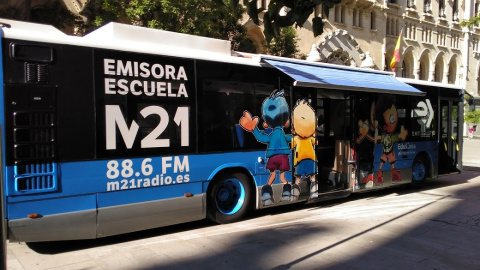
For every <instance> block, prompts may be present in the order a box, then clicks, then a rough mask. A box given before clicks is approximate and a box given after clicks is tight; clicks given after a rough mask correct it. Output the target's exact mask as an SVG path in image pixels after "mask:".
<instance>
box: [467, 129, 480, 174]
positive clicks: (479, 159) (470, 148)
mask: <svg viewBox="0 0 480 270" xmlns="http://www.w3.org/2000/svg"><path fill="white" fill-rule="evenodd" d="M463 166H464V167H465V168H464V169H467V170H468V169H477V168H478V169H480V135H477V136H474V137H473V139H469V138H468V137H464V138H463Z"/></svg>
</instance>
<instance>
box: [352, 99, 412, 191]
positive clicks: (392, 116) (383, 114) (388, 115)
mask: <svg viewBox="0 0 480 270" xmlns="http://www.w3.org/2000/svg"><path fill="white" fill-rule="evenodd" d="M395 100H396V99H395V96H394V95H389V94H383V95H380V96H379V97H378V100H377V102H376V103H373V104H372V108H371V119H370V122H368V120H363V121H362V120H360V121H359V123H358V126H359V133H360V136H359V137H358V138H357V140H356V142H357V143H361V142H362V141H363V140H364V139H365V138H367V139H368V140H371V141H374V142H375V143H376V144H377V143H380V144H381V145H382V154H381V156H380V166H379V168H378V170H377V176H376V178H375V184H377V185H381V184H383V181H384V178H383V169H382V168H383V166H384V164H385V163H387V162H388V163H389V164H390V166H391V169H390V171H391V173H392V182H393V183H395V182H399V181H402V179H403V177H402V173H401V172H400V171H399V170H398V169H397V168H396V167H395V162H396V161H397V158H396V155H395V151H394V146H395V144H396V143H397V142H399V141H404V140H406V138H407V135H408V130H406V129H405V128H404V126H403V125H402V126H400V132H397V133H395V131H396V129H397V125H398V112H397V108H396V106H395ZM375 116H378V119H379V120H380V121H381V124H380V123H379V122H378V121H377V120H375ZM380 126H381V129H380ZM371 133H374V135H373V136H372V135H371ZM373 178H374V177H373V175H368V176H366V177H365V178H363V180H362V183H367V187H372V186H373V180H374V179H373Z"/></svg>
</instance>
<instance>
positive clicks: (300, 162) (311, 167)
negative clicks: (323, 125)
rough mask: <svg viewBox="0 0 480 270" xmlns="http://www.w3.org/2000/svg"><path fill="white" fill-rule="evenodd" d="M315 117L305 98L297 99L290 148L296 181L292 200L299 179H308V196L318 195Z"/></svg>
mask: <svg viewBox="0 0 480 270" xmlns="http://www.w3.org/2000/svg"><path fill="white" fill-rule="evenodd" d="M316 128H317V118H316V116H315V111H314V110H313V108H312V107H311V106H310V104H309V103H308V101H307V100H305V99H302V100H298V101H297V104H296V105H295V107H294V108H293V111H292V135H293V139H292V148H293V149H294V156H293V166H294V167H295V177H296V181H295V184H293V188H292V200H296V199H298V196H299V194H300V186H299V185H300V181H301V180H302V179H306V178H309V179H310V198H316V197H318V183H317V181H315V175H316V174H317V159H316V155H315V145H316V143H317V141H316V139H315V131H316Z"/></svg>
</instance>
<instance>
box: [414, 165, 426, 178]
mask: <svg viewBox="0 0 480 270" xmlns="http://www.w3.org/2000/svg"><path fill="white" fill-rule="evenodd" d="M412 171H413V181H415V182H420V181H422V180H423V179H424V178H425V175H426V169H425V165H424V164H423V163H421V162H415V163H414V164H413V168H412Z"/></svg>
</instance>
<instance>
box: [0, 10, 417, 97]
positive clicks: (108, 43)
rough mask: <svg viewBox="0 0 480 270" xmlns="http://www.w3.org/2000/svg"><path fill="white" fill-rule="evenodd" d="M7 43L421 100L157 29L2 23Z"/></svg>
mask: <svg viewBox="0 0 480 270" xmlns="http://www.w3.org/2000/svg"><path fill="white" fill-rule="evenodd" d="M0 23H3V24H4V25H5V24H8V27H3V28H2V30H3V31H2V32H3V37H5V38H10V39H19V40H29V41H36V42H49V43H54V44H67V45H76V46H85V47H92V48H103V49H112V50H119V51H128V52H138V53H147V54H154V55H165V56H172V57H182V58H192V59H199V60H210V61H217V62H227V63H238V64H243V65H252V66H270V67H273V68H276V69H278V70H279V71H281V72H283V73H284V74H286V75H287V76H289V77H291V78H292V79H293V80H294V82H293V85H294V86H304V87H318V88H335V89H340V90H354V91H366V92H391V93H396V94H407V95H423V94H424V93H423V92H421V91H419V90H417V89H415V88H414V87H412V86H410V85H408V84H406V83H404V82H401V81H399V80H396V79H395V77H394V74H393V73H392V72H384V71H378V70H369V69H362V68H358V67H346V66H339V65H333V64H326V63H313V62H307V61H305V60H296V59H290V58H284V57H274V56H267V55H261V54H248V53H240V52H232V51H231V42H230V41H226V40H219V39H213V38H207V37H201V36H194V35H187V34H181V33H175V32H169V31H163V30H158V29H151V28H145V27H139V26H132V25H127V24H120V23H114V22H111V23H108V24H106V25H104V26H102V27H100V28H98V29H96V30H95V31H92V32H91V33H89V34H87V35H85V36H83V37H77V36H71V35H67V34H65V33H63V32H61V31H59V30H58V29H56V28H55V27H53V26H50V25H44V24H36V23H28V22H21V21H14V20H7V19H0Z"/></svg>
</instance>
